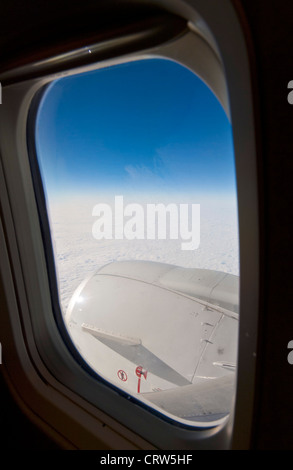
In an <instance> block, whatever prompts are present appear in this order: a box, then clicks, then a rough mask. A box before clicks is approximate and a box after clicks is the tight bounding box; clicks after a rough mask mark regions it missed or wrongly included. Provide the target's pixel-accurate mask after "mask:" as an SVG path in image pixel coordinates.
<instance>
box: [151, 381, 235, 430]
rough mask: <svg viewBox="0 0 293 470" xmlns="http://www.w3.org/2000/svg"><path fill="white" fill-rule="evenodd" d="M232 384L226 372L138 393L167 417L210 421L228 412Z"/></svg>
mask: <svg viewBox="0 0 293 470" xmlns="http://www.w3.org/2000/svg"><path fill="white" fill-rule="evenodd" d="M234 387H235V376H234V375H231V374H230V375H227V376H224V377H219V378H217V379H213V380H206V381H203V382H201V383H195V384H191V385H185V386H184V387H180V388H178V387H177V388H173V389H170V390H163V391H159V392H152V393H144V394H142V395H143V397H144V398H145V399H146V400H148V401H149V402H150V403H151V404H152V405H153V406H155V407H156V408H157V409H158V410H159V411H160V412H161V413H162V412H163V413H164V414H167V415H169V416H171V417H174V416H176V417H177V418H181V420H184V421H189V422H190V424H194V422H196V423H199V422H202V423H211V422H213V423H214V422H215V421H218V420H221V419H223V418H225V417H226V416H227V415H228V414H229V412H230V409H231V404H232V400H233V396H234V391H235V388H234Z"/></svg>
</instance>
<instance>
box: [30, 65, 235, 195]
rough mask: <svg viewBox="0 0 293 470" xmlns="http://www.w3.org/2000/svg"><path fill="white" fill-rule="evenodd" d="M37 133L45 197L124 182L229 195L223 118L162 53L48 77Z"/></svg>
mask: <svg viewBox="0 0 293 470" xmlns="http://www.w3.org/2000/svg"><path fill="white" fill-rule="evenodd" d="M36 136H37V152H38V158H39V162H40V167H41V172H42V176H43V180H44V183H45V187H46V190H47V194H48V196H49V198H50V197H57V198H59V199H60V198H62V197H63V196H70V195H78V194H83V195H87V194H102V193H108V194H113V195H117V194H127V192H129V191H132V192H137V194H150V193H153V192H157V193H160V192H162V193H164V194H167V193H170V194H171V193H172V194H173V193H174V194H177V195H178V194H181V193H182V194H184V193H185V194H186V193H189V194H192V195H193V194H194V197H195V198H196V197H197V198H199V197H200V196H204V195H212V196H214V195H217V196H218V197H220V196H225V197H228V198H229V197H231V198H235V168H234V155H233V142H232V129H231V125H230V123H229V121H228V119H227V117H226V115H225V113H224V111H223V109H222V107H221V105H220V104H219V102H218V100H217V99H216V98H215V96H214V95H213V93H212V92H211V91H210V90H209V89H208V87H207V86H206V85H205V84H204V83H203V82H202V81H201V80H200V79H199V78H198V77H197V76H195V75H194V74H193V73H192V72H191V71H189V70H188V69H186V68H184V67H182V66H181V65H179V64H176V63H174V62H171V61H168V60H162V59H151V60H147V59H146V60H141V61H137V62H131V63H128V64H123V65H117V66H114V67H109V68H106V69H102V70H98V71H94V72H89V73H85V74H82V75H78V76H72V77H67V78H62V79H59V80H57V81H55V82H53V83H52V84H51V85H50V86H49V88H48V90H47V91H46V93H45V96H44V98H43V100H42V103H41V106H40V108H39V112H38V118H37V132H36ZM195 202H198V201H195Z"/></svg>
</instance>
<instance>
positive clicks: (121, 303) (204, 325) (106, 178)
mask: <svg viewBox="0 0 293 470" xmlns="http://www.w3.org/2000/svg"><path fill="white" fill-rule="evenodd" d="M36 149H37V157H38V163H39V166H40V171H41V176H42V181H43V185H44V190H45V195H46V203H47V211H48V217H49V222H50V229H51V239H52V244H53V248H54V258H55V268H56V276H57V283H58V291H59V302H60V307H61V311H62V315H63V319H64V323H65V325H66V328H67V330H68V332H69V335H70V337H71V339H72V342H73V344H74V345H75V347H76V349H77V350H78V351H79V353H80V354H81V355H82V357H83V358H84V360H85V361H86V362H87V363H88V365H89V366H90V367H91V368H92V369H93V370H94V371H95V372H96V373H97V374H99V376H100V377H102V378H103V379H104V380H106V381H107V382H109V383H110V384H111V385H112V386H115V387H118V388H119V389H121V390H123V391H124V392H125V393H126V394H128V395H131V396H133V397H135V398H137V399H138V400H140V401H141V402H142V403H144V404H147V405H148V406H151V407H152V408H153V409H154V410H156V411H158V412H160V413H161V414H162V415H164V416H166V417H168V418H171V419H172V420H175V421H176V422H179V423H181V424H186V425H191V426H202V427H204V426H208V427H210V426H211V425H214V424H218V423H220V422H223V420H225V419H226V418H227V416H228V415H229V412H230V410H231V406H232V402H233V396H234V392H235V389H234V382H235V374H236V368H237V342H238V315H239V239H238V213H237V188H236V177H235V163H234V150H233V138H232V128H231V124H230V123H229V120H228V119H227V117H226V115H225V112H224V110H223V108H222V107H221V105H220V103H219V102H218V100H217V98H216V97H215V95H214V94H213V93H212V91H211V90H210V89H209V88H208V87H207V86H206V85H205V84H204V83H203V82H202V81H201V80H200V79H199V78H198V77H197V76H196V75H195V74H194V73H193V72H191V71H190V70H188V69H187V68H185V67H183V66H182V65H179V64H178V63H176V62H173V61H170V60H165V59H144V60H137V61H134V62H131V63H127V64H123V65H115V66H112V67H108V68H105V69H100V70H97V71H94V72H87V73H83V74H80V75H75V76H71V77H66V78H61V79H59V80H56V81H54V82H52V84H51V85H50V86H49V87H48V89H47V90H46V92H45V94H44V96H43V98H42V100H41V103H40V106H39V109H38V115H37V122H36Z"/></svg>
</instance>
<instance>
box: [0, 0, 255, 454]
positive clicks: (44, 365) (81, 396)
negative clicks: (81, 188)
mask: <svg viewBox="0 0 293 470" xmlns="http://www.w3.org/2000/svg"><path fill="white" fill-rule="evenodd" d="M156 3H158V4H159V5H161V6H165V5H166V3H167V2H165V1H161V2H159V1H158V2H156ZM218 3H219V2H218ZM218 3H217V1H216V2H215V1H214V0H208V1H207V0H205V1H200V0H190V1H189V2H188V6H189V9H187V10H186V8H184V7H183V2H181V1H176V2H171V3H170V5H171V6H169V4H168V8H169V9H171V10H172V12H173V13H180V15H182V16H183V17H185V18H186V19H187V20H188V21H189V25H190V29H191V30H193V31H194V32H195V33H196V35H197V38H201V40H202V41H204V43H205V45H206V46H207V45H208V46H209V48H210V49H211V51H212V54H214V55H215V56H216V57H217V60H220V61H222V63H223V67H224V71H225V75H226V82H227V84H228V93H229V95H228V100H229V106H230V112H231V119H232V124H233V137H234V151H235V160H236V162H235V163H236V175H237V190H238V213H239V234H240V312H241V313H240V326H239V355H238V367H237V389H236V403H235V409H234V413H233V411H232V412H231V414H230V416H229V419H228V420H227V422H226V423H225V424H224V425H220V426H218V427H216V428H211V429H200V430H198V429H194V428H187V427H184V426H179V425H174V424H172V423H170V422H168V420H165V419H163V420H162V419H161V417H160V416H158V415H156V414H155V413H154V412H153V410H152V412H149V411H148V409H147V407H144V406H139V407H137V406H135V400H125V398H124V396H123V394H120V393H119V392H118V391H117V390H116V389H114V388H111V387H109V386H108V385H104V384H103V383H101V382H97V381H96V379H95V377H93V376H92V375H91V374H89V371H88V370H86V368H84V364H82V362H76V359H73V357H72V355H71V354H70V352H69V351H68V349H67V346H66V345H65V344H64V341H63V338H62V335H61V334H60V330H59V328H62V327H61V325H60V324H59V325H58V326H59V328H58V326H57V325H56V323H55V320H54V315H52V304H51V293H52V291H50V284H51V287H52V283H50V278H51V279H52V267H50V266H49V265H48V258H46V254H45V251H44V245H43V241H44V240H46V239H47V240H48V237H46V236H45V237H43V235H44V232H45V233H47V230H48V227H47V226H46V213H44V211H43V209H42V207H41V206H42V204H43V203H44V200H42V198H43V195H42V194H41V193H40V194H37V197H36V194H35V186H34V184H33V179H32V175H31V165H30V161H29V154H28V150H27V119H28V115H29V113H32V115H33V113H35V109H36V108H35V106H36V105H37V101H38V100H39V99H40V95H39V96H37V95H36V94H37V93H38V92H39V90H41V89H42V87H45V86H46V84H47V83H49V82H50V81H51V80H52V78H53V77H52V76H47V77H45V78H43V77H42V73H44V72H43V70H41V72H40V75H41V77H40V78H33V79H31V80H24V81H22V80H23V75H22V74H23V73H25V70H22V71H21V72H20V75H18V74H17V73H16V76H17V75H18V78H16V82H15V83H14V84H10V85H7V86H5V87H3V100H2V101H3V104H2V105H1V109H0V113H1V114H0V116H1V119H2V123H1V130H0V133H1V142H2V143H1V156H2V162H3V163H2V165H3V166H1V172H0V176H1V179H2V183H3V184H1V193H0V194H1V206H2V207H1V217H2V218H3V226H1V245H2V246H1V248H3V253H4V256H3V259H2V260H1V275H2V278H3V279H4V281H5V293H6V298H8V299H9V301H8V305H7V317H8V318H9V322H8V323H9V324H8V326H6V327H5V326H4V332H5V337H7V345H8V344H9V341H8V339H10V340H11V344H14V347H15V351H17V353H16V357H17V359H16V364H17V367H15V361H13V360H12V359H11V357H8V355H7V361H6V362H5V371H6V375H7V380H8V381H9V382H10V384H11V386H12V388H13V389H14V390H15V393H16V395H17V396H18V397H19V401H20V402H21V403H22V406H23V408H24V409H26V412H27V413H28V414H29V416H30V417H31V419H33V420H36V421H38V423H39V424H40V425H41V426H45V427H46V428H47V432H48V429H50V433H52V434H54V437H55V439H57V440H59V439H60V436H63V437H62V439H61V440H62V443H63V445H64V446H65V447H69V448H70V447H71V446H72V447H76V448H97V446H102V447H100V448H104V447H103V446H108V445H109V442H112V444H111V445H113V448H117V449H123V448H145V449H146V448H148V449H149V448H155V447H158V448H162V449H168V448H169V449H176V448H177V449H179V448H180V449H182V448H185V449H192V448H205V447H212V448H228V447H231V446H235V447H244V448H245V447H248V445H249V439H250V434H251V425H252V416H253V399H254V380H255V359H256V356H255V352H256V346H257V345H256V337H257V313H258V283H259V281H258V209H257V208H258V198H257V168H256V144H255V136H254V114H253V104H252V103H253V100H252V92H251V83H250V67H249V58H248V54H247V49H246V44H245V37H244V35H243V32H242V29H241V26H240V24H239V21H238V18H237V15H236V12H235V10H234V9H233V7H232V5H231V4H230V2H229V1H228V0H227V1H226V0H225V1H224V0H223V2H222V3H221V6H220V7H219V5H218ZM223 12H225V19H224V17H223V20H222V21H220V22H219V21H217V18H218V16H219V14H221V13H222V14H223ZM198 14H199V15H200V16H201V17H203V18H204V19H205V20H206V21H207V23H208V24H209V26H210V28H211V30H212V31H213V33H214V34H213V35H211V33H210V31H209V30H208V29H205V27H204V26H203V25H202V23H200V22H198ZM195 20H196V21H195ZM227 24H229V25H230V26H229V28H230V29H228V28H227V26H226V25H227ZM231 25H232V26H233V27H232V28H231ZM231 30H232V31H231ZM231 35H233V41H234V44H231ZM213 37H216V38H217V47H216V46H215V42H214V39H213ZM177 44H178V43H177ZM177 44H176V40H175V41H174V43H172V42H170V43H168V44H167V46H164V45H162V46H158V47H155V48H151V49H150V50H142V52H135V53H132V54H130V55H126V56H123V58H122V59H110V62H107V64H108V65H110V64H111V63H112V64H114V63H117V60H118V62H119V61H120V60H122V61H129V60H137V59H139V58H145V57H151V56H154V57H166V58H170V56H172V59H173V60H176V61H178V62H180V63H182V65H187V64H186V62H188V61H189V66H190V64H191V63H192V60H194V59H193V58H192V57H190V53H189V50H190V49H189V48H183V49H184V50H187V55H186V56H185V58H183V51H182V49H180V47H179V48H178V47H177ZM191 47H192V46H191ZM219 50H220V51H221V56H219V52H218V51H219ZM168 56H169V57H168ZM233 58H234V61H233ZM190 61H191V62H190ZM45 62H46V61H45ZM63 64H64V62H63ZM235 64H238V65H239V67H237V66H236V65H235ZM45 65H46V64H45ZM104 65H105V62H104V63H103V66H104ZM61 68H62V61H61ZM85 68H86V69H87V70H88V66H85ZM75 71H76V70H75ZM75 71H74V72H72V73H75ZM78 71H80V68H79V69H78ZM18 73H19V71H18ZM58 73H62V72H58ZM66 73H68V72H66ZM212 75H213V73H212ZM12 76H13V74H12ZM55 76H56V75H55V74H54V77H55ZM0 78H1V79H2V77H0ZM6 78H7V76H6ZM210 78H211V77H210ZM4 79H5V75H4ZM206 79H207V80H209V76H207V77H206ZM239 90H242V93H240V92H239ZM243 90H245V93H243ZM224 93H225V91H224ZM34 97H35V98H34ZM33 99H35V101H34V103H33V107H32V108H31V103H32V100H33ZM224 101H226V103H227V97H226V98H224ZM239 109H241V111H242V112H241V113H240V112H239ZM32 115H31V116H32ZM4 119H5V120H4ZM31 119H33V118H31ZM32 122H33V121H31V123H32ZM30 142H31V138H29V139H28V143H29V146H30V147H31V148H30V151H29V153H30V155H31V156H32V152H33V150H32V146H31V144H30ZM36 172H37V170H36ZM38 177H39V176H38V175H37V174H35V175H34V178H38ZM247 181H249V182H250V185H249V187H248V188H247V185H246V184H247ZM37 200H38V201H39V204H38V203H37ZM40 201H41V204H40ZM247 225H249V226H250V227H251V230H250V231H249V233H248V232H247V230H246V226H247ZM42 231H43V233H42ZM49 238H50V237H49ZM46 251H47V253H48V252H50V247H49V246H47V247H46ZM48 267H49V275H48V270H47V269H48ZM53 289H54V288H53ZM244 292H249V294H250V295H249V296H247V295H245V294H244V295H242V293H244ZM55 295H56V293H55V294H54V290H53V300H54V297H55ZM55 298H56V297H55ZM53 308H55V309H56V308H57V307H56V302H55V305H54V303H53ZM55 317H56V318H58V315H57V316H56V315H55ZM2 345H3V356H4V354H5V349H6V345H5V341H2ZM7 347H8V346H7ZM56 357H58V360H56ZM77 377H78V380H77ZM23 384H24V385H25V386H24V388H23ZM244 403H245V411H244V413H243V404H244ZM38 417H40V418H38ZM60 418H62V419H60ZM44 423H47V424H44ZM78 429H82V430H83V433H84V434H83V437H81V436H80V435H78V434H79V433H78V432H77V430H78ZM231 429H233V440H232V438H231Z"/></svg>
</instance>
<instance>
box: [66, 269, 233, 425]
mask: <svg viewBox="0 0 293 470" xmlns="http://www.w3.org/2000/svg"><path fill="white" fill-rule="evenodd" d="M238 281H239V279H238V277H237V276H233V275H230V274H227V273H220V272H216V271H209V270H202V269H186V268H179V267H176V266H172V265H167V264H162V263H155V262H141V261H129V262H115V263H110V264H108V265H106V266H104V267H103V268H101V269H100V270H99V271H97V273H95V274H94V275H93V276H92V277H90V278H89V279H87V280H86V281H84V282H83V283H82V284H81V286H80V287H79V288H78V289H77V291H76V293H75V294H74V296H73V298H72V300H71V302H70V304H69V307H68V311H67V314H66V324H67V327H68V331H69V333H70V334H71V337H72V340H73V343H74V344H75V346H76V348H77V349H78V350H79V351H80V353H81V355H82V356H83V357H84V359H85V360H86V361H87V362H88V364H89V365H90V366H91V367H92V368H93V369H94V370H95V371H96V372H97V373H98V374H99V375H100V376H101V377H103V378H104V379H106V380H108V381H110V382H111V383H113V384H114V385H116V386H118V387H119V388H121V389H122V390H125V391H126V392H127V393H129V394H132V395H134V396H137V395H139V397H140V399H141V400H145V401H146V402H147V403H150V402H151V403H152V405H153V406H154V407H159V408H160V407H161V408H162V409H165V410H166V413H171V414H172V410H173V413H175V415H176V413H179V414H180V416H181V415H182V416H183V415H184V416H188V418H186V419H187V421H188V420H189V421H190V420H191V421H192V420H193V419H195V418H194V417H197V418H198V420H200V419H201V418H200V417H201V416H204V415H203V412H205V413H206V414H207V415H210V416H214V417H215V416H220V415H222V414H223V415H225V414H226V411H227V406H228V405H227V403H228V402H229V403H230V404H231V396H232V392H233V385H232V383H233V380H234V376H235V374H234V372H235V367H236V360H237V339H238V337H237V336H238V288H239V286H238ZM214 389H215V390H214ZM220 391H222V392H221V397H222V398H221V399H220V395H219V394H220ZM195 394H196V397H197V398H196V399H195ZM200 397H201V398H200ZM208 397H210V399H209V400H210V403H213V406H210V405H207V404H206V401H205V400H207V399H208ZM178 400H179V402H180V403H181V404H180V406H179V405H178ZM215 400H216V401H215ZM183 402H184V403H183ZM180 410H181V411H180ZM200 410H202V411H200ZM203 410H204V411H203ZM219 410H220V411H219ZM221 410H222V411H221ZM182 419H183V417H182Z"/></svg>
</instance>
